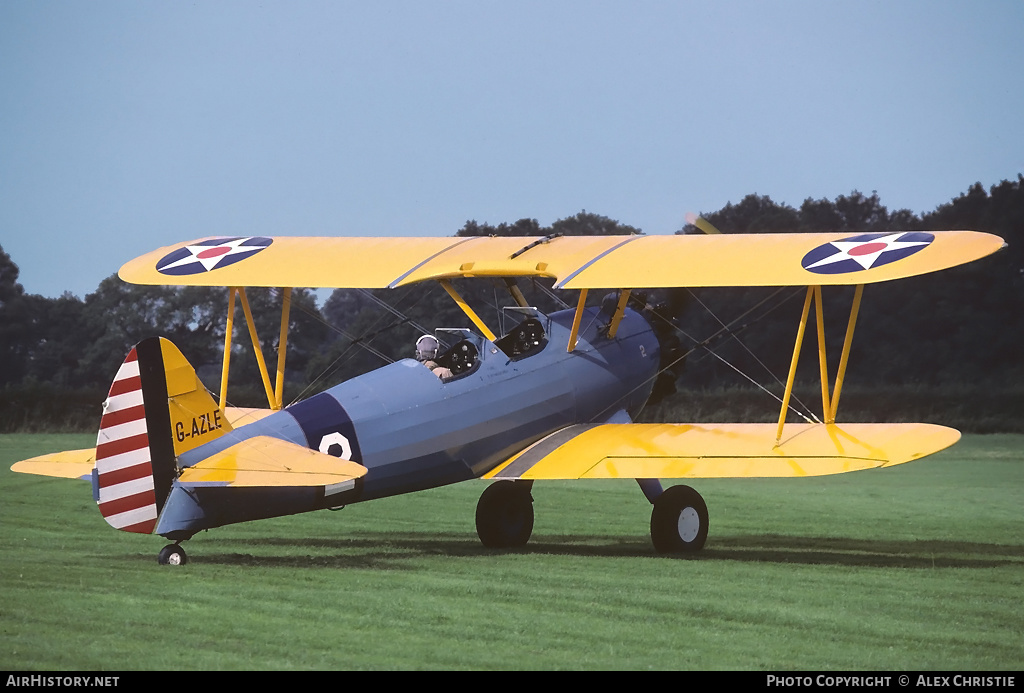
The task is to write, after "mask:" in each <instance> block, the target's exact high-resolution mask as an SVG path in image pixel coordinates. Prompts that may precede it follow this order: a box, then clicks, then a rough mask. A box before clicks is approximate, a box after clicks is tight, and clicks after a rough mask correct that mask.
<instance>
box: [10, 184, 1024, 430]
mask: <svg viewBox="0 0 1024 693" xmlns="http://www.w3.org/2000/svg"><path fill="white" fill-rule="evenodd" d="M702 216H703V217H704V218H705V219H707V220H708V221H710V222H711V223H712V224H714V225H715V226H716V227H717V228H718V229H720V230H721V231H722V232H724V233H778V232H794V231H795V232H812V231H836V232H850V233H856V232H874V231H897V230H898V231H913V230H951V229H971V230H976V231H987V232H990V233H995V234H998V235H1000V236H1002V237H1003V238H1004V239H1005V240H1006V242H1007V244H1008V247H1007V248H1005V249H1003V251H1001V252H999V253H997V254H995V255H993V256H991V257H989V258H985V259H983V260H981V261H979V262H975V263H971V264H970V265H966V266H963V267H958V268H954V269H951V270H946V271H943V272H939V273H935V274H931V275H927V276H924V277H917V278H912V279H907V280H901V281H898V282H888V283H883V284H876V285H869V286H868V287H867V288H866V290H865V295H864V303H863V307H862V309H861V317H860V320H859V322H858V327H857V336H856V339H855V348H854V351H853V354H852V356H851V361H850V369H849V375H848V380H849V381H851V382H855V383H857V384H858V385H860V386H861V387H864V388H868V389H872V388H873V389H875V390H876V391H878V390H879V389H884V388H889V389H891V388H904V389H906V388H918V389H921V388H924V389H926V390H929V391H932V392H935V391H936V389H937V388H944V389H945V390H946V391H951V388H952V389H957V388H959V389H957V391H958V392H959V391H961V390H962V391H965V392H968V393H971V394H970V395H969V396H970V397H974V398H977V400H976V401H977V402H978V404H979V405H981V406H985V404H986V403H987V402H989V401H990V400H991V401H999V402H1000V403H1001V404H1000V406H1001V408H1002V409H1003V410H1004V413H1005V417H1004V418H1005V419H1006V420H1007V421H1009V420H1010V419H1012V418H1014V417H1015V418H1016V419H1018V420H1019V419H1020V418H1021V417H1020V416H1019V415H1020V414H1022V413H1024V412H1022V411H1020V409H1021V399H1022V398H1021V397H1020V396H1010V398H1009V400H1007V399H1006V398H1005V397H1006V393H1008V392H1009V393H1011V395H1012V393H1018V394H1020V390H1021V389H1022V388H1021V385H1022V384H1024V363H1022V359H1021V344H1022V340H1024V320H1022V319H1021V316H1022V315H1024V310H1022V309H1024V176H1018V178H1017V180H1015V181H1009V180H1007V181H1003V182H1001V183H999V184H997V185H994V186H992V187H991V188H989V189H988V190H986V189H985V187H984V186H982V185H981V184H980V183H976V184H974V185H972V186H970V188H969V189H968V190H967V191H966V192H965V193H963V194H962V195H960V196H958V197H956V198H955V199H953V200H951V201H950V202H949V203H946V204H943V205H940V206H939V207H937V208H936V209H935V210H934V211H933V212H930V213H927V214H924V215H921V216H918V215H916V214H914V213H912V212H910V211H908V210H897V211H893V212H890V211H889V210H888V209H887V208H886V207H885V206H884V205H883V204H882V202H881V200H880V199H879V197H878V195H877V194H876V193H872V194H871V195H865V194H863V193H860V192H857V191H854V192H852V193H850V194H849V195H841V196H839V197H837V198H835V199H834V200H827V199H819V200H815V199H810V198H808V199H806V200H805V201H804V202H803V203H802V204H801V205H800V207H799V208H795V207H791V206H789V205H786V204H780V203H777V202H775V201H773V200H772V199H771V198H769V197H767V196H763V195H756V194H751V195H748V196H746V197H744V198H743V199H742V200H740V201H739V202H738V203H736V204H732V203H730V204H727V205H726V206H725V207H723V208H722V209H720V210H717V211H713V212H705V213H703V214H702ZM639 233H643V232H642V230H641V229H638V228H635V227H632V226H629V225H627V224H624V223H621V222H619V221H616V220H613V219H609V218H608V217H604V216H601V215H599V214H594V213H592V212H587V211H581V212H580V213H578V214H576V215H574V216H571V217H567V218H565V219H560V220H558V221H556V222H554V223H553V224H551V225H550V226H541V225H540V224H539V223H538V222H537V220H535V219H520V220H518V221H515V222H504V223H500V224H497V225H492V224H490V223H481V222H477V221H475V220H470V221H467V222H466V224H465V225H464V226H463V227H462V228H461V229H458V230H457V231H456V232H455V235H456V236H481V235H483V236H487V235H506V236H548V235H609V234H639ZM677 233H681V234H688V233H702V232H701V231H700V230H699V229H697V228H696V227H695V226H693V225H690V224H687V225H684V226H683V227H682V228H680V229H679V230H678V231H677ZM519 284H520V288H521V289H522V291H523V292H524V294H525V295H526V296H527V299H528V301H529V302H530V303H531V305H536V306H538V307H540V308H541V309H543V310H546V311H550V310H554V309H558V308H561V307H564V306H568V305H574V304H575V301H576V296H575V294H572V295H569V294H561V293H559V292H556V291H552V290H551V287H550V282H548V283H545V282H540V281H520V283H519ZM456 287H457V288H458V289H459V291H460V292H462V293H463V295H464V296H466V298H467V300H468V301H469V302H470V303H471V305H473V306H474V308H475V309H476V310H477V312H478V313H479V314H480V315H481V316H483V317H484V319H485V320H487V321H488V322H489V323H491V324H492V328H493V327H495V326H496V323H497V321H499V320H500V319H501V315H502V314H501V309H502V307H503V306H505V305H507V304H509V300H508V298H507V293H506V292H505V288H504V286H501V285H499V284H498V283H492V282H488V281H481V280H472V281H469V280H467V281H461V282H456ZM592 293H599V292H592ZM248 296H249V300H250V302H251V304H252V307H253V313H254V316H255V321H256V326H257V331H258V333H259V335H260V337H261V340H262V347H263V350H264V356H265V358H266V360H267V362H268V363H271V364H272V363H275V362H276V350H277V347H278V345H277V344H276V340H277V335H278V328H279V323H278V321H279V315H280V313H279V311H280V305H281V292H280V291H278V290H267V289H249V290H248ZM601 298H602V297H601V296H594V297H592V300H593V301H595V302H597V301H600V300H601ZM642 298H643V299H644V300H646V301H647V302H648V303H650V304H657V305H659V310H662V311H664V312H665V314H666V317H667V318H668V319H669V320H671V321H672V323H673V324H674V325H675V327H676V328H677V333H676V334H677V336H678V339H679V348H680V353H681V354H682V353H685V354H686V358H685V360H684V361H682V362H681V363H680V366H681V367H679V368H677V369H676V372H677V374H678V379H677V384H676V388H677V393H676V394H675V395H674V396H672V397H669V399H668V400H666V403H665V406H668V407H670V410H669V411H673V412H675V413H679V410H678V406H681V405H680V404H679V403H681V402H685V401H689V400H690V399H692V398H693V397H695V396H696V393H701V392H705V393H706V392H710V391H712V390H717V391H721V390H722V388H727V389H728V388H741V389H750V388H753V387H754V386H753V385H752V384H751V380H757V381H758V382H761V383H762V384H763V386H765V387H767V388H768V389H770V390H773V391H777V390H779V389H780V385H779V383H778V382H777V379H778V378H784V377H785V374H786V371H787V369H788V365H789V359H790V357H791V350H792V345H793V340H794V336H795V329H796V324H797V320H798V317H799V312H800V309H801V307H802V298H803V292H802V291H801V290H796V291H781V292H780V291H779V290H777V289H772V288H761V287H758V288H723V289H699V290H698V289H694V290H689V289H686V288H685V287H682V288H678V289H666V290H658V291H653V292H649V294H648V295H646V296H644V297H642ZM851 300H852V289H843V288H830V287H826V290H825V321H826V334H827V335H828V343H827V350H828V353H829V357H830V362H832V363H831V366H830V370H831V372H832V373H834V372H835V369H836V364H835V362H836V361H837V360H838V356H839V352H840V350H841V346H842V339H843V333H844V332H845V327H846V320H847V316H848V311H849V308H850V302H851ZM751 307H755V308H754V310H751ZM226 313H227V290H226V289H220V288H198V287H185V288H179V287H161V286H135V285H130V284H126V283H124V282H122V281H121V280H120V279H118V278H117V276H116V274H115V275H111V276H110V277H108V278H106V279H104V280H103V281H102V282H101V283H100V285H99V286H98V287H97V289H96V291H95V292H93V293H90V294H87V295H86V296H85V297H84V299H80V298H78V297H76V296H74V295H71V294H69V293H65V294H64V295H63V296H61V297H59V298H46V297H43V296H38V295H33V294H28V293H26V292H25V291H24V289H23V287H22V286H21V284H19V283H18V267H17V264H16V262H15V259H14V258H11V257H10V256H8V255H7V254H6V253H5V252H3V250H2V248H0V397H2V398H0V415H2V418H0V430H8V431H9V430H33V429H35V430H38V429H53V428H60V427H65V428H72V429H74V428H82V429H86V430H88V429H91V428H94V427H95V419H96V417H97V415H98V414H97V412H98V409H97V406H98V403H99V402H101V401H102V400H103V398H104V397H105V394H106V390H107V388H108V387H109V383H110V379H111V378H112V377H113V374H114V373H115V372H116V370H117V368H118V366H119V364H120V362H121V360H122V359H123V358H124V355H125V354H126V353H127V352H128V351H129V350H130V349H131V347H132V346H134V344H136V343H137V342H138V341H140V340H141V339H144V338H146V337H149V336H152V335H162V336H165V337H168V338H169V339H171V340H172V341H173V342H174V343H175V344H176V345H177V346H178V347H179V348H180V349H181V350H182V352H183V353H184V354H185V355H186V357H187V358H189V360H190V361H191V362H192V363H193V364H194V365H196V366H197V370H198V372H199V374H200V377H201V378H202V379H203V381H204V382H205V383H206V384H207V386H208V387H211V388H216V387H217V386H218V385H219V380H220V369H221V366H220V364H221V349H222V346H223V343H224V324H225V318H226ZM236 313H237V315H236V333H235V336H234V345H235V347H234V349H235V351H236V352H237V354H235V355H234V356H233V358H232V372H231V381H232V386H231V389H230V394H231V396H230V399H231V400H232V403H233V404H236V405H240V406H259V405H260V404H261V400H262V401H264V402H265V400H264V399H263V394H262V386H261V385H260V382H261V381H260V377H259V375H258V370H257V366H256V360H255V358H253V357H252V347H251V344H250V340H249V338H248V335H247V333H246V330H245V328H244V327H243V325H244V320H243V319H242V315H241V310H240V309H238V310H236ZM466 322H467V321H466V318H465V317H464V316H463V315H462V313H461V311H460V310H459V309H458V308H457V307H456V306H455V305H454V304H453V302H452V301H451V299H450V298H449V297H448V296H447V294H446V293H445V292H444V291H443V290H442V289H440V288H439V287H437V286H434V285H432V284H431V285H416V286H413V287H406V288H404V289H399V290H395V291H387V290H381V291H358V290H350V289H339V290H336V291H334V292H333V293H332V294H331V295H330V296H329V297H328V298H327V299H326V301H324V304H323V306H318V305H317V299H316V294H315V293H314V292H313V291H312V290H310V289H295V290H294V291H293V292H292V309H291V313H290V326H289V338H288V346H287V348H288V372H287V374H286V375H287V378H286V392H285V398H286V402H288V401H292V400H293V399H295V398H300V397H306V396H309V395H310V394H313V393H315V392H317V391H320V390H323V389H325V388H327V387H329V386H331V385H333V384H336V383H338V382H341V381H342V380H345V379H347V378H350V377H352V376H354V375H356V374H358V373H360V372H365V371H366V370H369V369H371V368H376V367H379V366H381V365H384V363H387V362H388V361H392V360H397V359H399V358H403V357H408V356H411V355H412V347H413V344H414V343H415V340H416V338H417V337H418V336H419V335H420V334H422V333H423V332H424V331H427V330H432V329H433V328H435V327H455V326H463V325H465V324H466ZM723 325H727V326H728V329H723ZM816 348H817V345H816V343H815V340H814V339H813V335H812V334H810V333H809V336H808V339H807V340H806V341H805V351H806V353H805V354H804V355H803V356H802V359H803V360H802V364H804V365H803V366H802V368H801V371H800V374H801V380H802V381H804V382H806V383H808V384H809V383H816V382H817V375H818V374H817V355H816V351H815V350H816ZM243 383H244V384H245V385H242V386H241V387H239V384H243ZM989 393H999V394H998V395H996V394H989ZM1000 397H1002V399H1000ZM932 399H934V398H932ZM962 399H963V398H962V397H961V398H955V401H956V403H957V406H958V407H961V408H962V404H963V403H962ZM673 406H675V407H677V408H676V409H671V407H673ZM766 409H768V410H770V409H771V407H770V406H768V407H766ZM686 413H687V412H685V411H684V412H683V415H685V414H686ZM998 427H999V426H997V428H998Z"/></svg>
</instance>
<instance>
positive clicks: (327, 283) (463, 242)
mask: <svg viewBox="0 0 1024 693" xmlns="http://www.w3.org/2000/svg"><path fill="white" fill-rule="evenodd" d="M925 235H927V236H929V238H932V237H933V240H929V241H927V242H923V241H921V240H920V237H917V236H915V239H916V240H914V242H907V241H900V240H899V238H900V234H898V233H895V234H886V235H885V236H884V237H883V238H881V239H880V240H877V241H872V242H866V241H860V242H858V243H856V244H852V243H849V242H847V241H848V239H851V238H855V237H857V236H858V234H856V233H766V234H713V235H673V236H644V235H637V236H560V237H556V238H544V237H525V238H524V237H496V236H474V237H461V238H460V237H433V238H424V237H419V238H416V237H413V238H410V237H389V238H351V237H350V238H312V237H306V238H298V237H274V238H258V239H253V242H254V243H257V244H258V245H257V246H252V247H250V248H249V250H247V251H245V252H244V253H240V254H237V255H236V254H232V252H233V251H232V248H234V246H232V245H231V244H232V243H234V244H236V245H237V242H238V239H234V240H232V239H225V244H223V245H222V246H211V245H203V244H204V243H205V244H211V243H212V244H216V243H217V239H199V240H196V241H190V242H188V243H181V244H178V245H176V246H167V247H165V248H160V249H159V250H156V251H153V252H152V253H148V254H147V255H143V256H141V257H139V258H136V259H135V260H132V261H130V262H128V263H127V264H125V265H124V266H123V267H122V268H121V270H120V272H119V273H118V274H119V275H120V277H121V278H122V279H123V280H125V281H126V282H131V283H133V284H162V285H178V286H271V287H289V286H309V287H326V288H366V289H373V288H387V287H391V288H394V287H397V286H402V285H405V284H410V283H414V282H420V281H425V280H429V279H450V278H453V277H474V276H507V277H516V276H518V277H524V276H527V277H530V276H532V277H549V278H553V279H555V282H556V286H557V287H558V288H564V289H588V288H589V289H601V288H606V289H608V288H622V287H629V288H634V289H641V288H656V287H668V286H688V287H701V286H811V285H837V284H842V285H856V284H870V283H873V282H880V281H888V280H891V279H899V278H901V277H910V276H915V275H919V274H925V273H927V272H935V271H937V270H941V269H946V268H948V267H954V266H956V265H962V264H964V263H967V262H971V261H973V260H977V259H979V258H982V257H985V256H986V255H989V254H991V253H994V252H995V251H997V250H999V249H1000V248H1002V247H1003V245H1004V243H1003V239H1002V238H1000V237H998V236H993V235H991V234H987V233H979V232H976V231H936V232H933V233H930V234H925ZM833 242H835V243H838V244H839V245H837V246H831V245H829V244H831V243H833ZM901 244H902V246H901ZM901 247H903V248H904V250H899V249H900V248H901ZM823 249H824V251H825V252H826V254H828V255H829V259H827V260H817V259H815V261H813V262H812V261H811V260H808V259H807V258H809V257H811V256H809V255H808V254H809V253H818V252H821V251H822V250H823ZM889 249H894V250H897V251H898V252H896V253H895V255H894V254H886V253H888V250H889ZM235 250H237V248H235ZM910 250H912V251H913V252H909V254H907V252H905V251H910ZM883 254H885V257H884V258H883V257H882V256H883ZM896 256H899V257H898V259H894V257H896ZM813 257H814V258H817V257H818V256H817V255H814V256H813ZM218 258H222V259H218ZM842 258H846V259H847V260H849V263H847V265H844V266H845V267H850V266H852V267H853V268H854V269H855V270H856V271H850V270H849V269H844V270H843V271H842V272H840V273H832V272H831V270H830V269H829V268H828V267H827V265H830V264H834V262H836V261H838V259H842ZM805 260H806V264H808V265H818V266H817V268H816V269H805V268H804V266H803V263H804V262H805ZM850 263H861V266H862V267H860V268H858V265H857V264H853V265H850ZM158 267H159V268H160V269H157V268H158ZM863 267H866V268H867V269H863ZM200 269H202V270H204V271H199V270H200Z"/></svg>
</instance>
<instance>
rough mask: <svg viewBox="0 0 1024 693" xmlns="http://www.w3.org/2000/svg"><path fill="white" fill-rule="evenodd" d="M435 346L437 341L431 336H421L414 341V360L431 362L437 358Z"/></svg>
mask: <svg viewBox="0 0 1024 693" xmlns="http://www.w3.org/2000/svg"><path fill="white" fill-rule="evenodd" d="M437 346H438V345H437V340H436V339H434V337H433V336H432V335H429V334H425V335H423V336H422V337H420V338H419V339H417V340H416V360H417V361H433V360H434V359H435V358H437Z"/></svg>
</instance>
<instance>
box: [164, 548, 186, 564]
mask: <svg viewBox="0 0 1024 693" xmlns="http://www.w3.org/2000/svg"><path fill="white" fill-rule="evenodd" d="M156 561H157V563H159V564H160V565H185V564H186V563H188V556H186V555H185V549H183V548H181V545H180V544H168V545H167V546H165V547H164V548H162V549H160V553H159V554H157V557H156Z"/></svg>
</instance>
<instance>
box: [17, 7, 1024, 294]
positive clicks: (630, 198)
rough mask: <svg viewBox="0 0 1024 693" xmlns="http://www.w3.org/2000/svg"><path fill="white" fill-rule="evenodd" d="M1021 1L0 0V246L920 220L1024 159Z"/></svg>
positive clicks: (33, 285) (26, 262)
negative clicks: (855, 196) (825, 212)
mask: <svg viewBox="0 0 1024 693" xmlns="http://www.w3.org/2000/svg"><path fill="white" fill-rule="evenodd" d="M1022 36H1024V2H1021V1H1020V0H981V1H979V2H962V1H960V2H948V1H945V0H885V1H881V2H873V1H869V0H861V1H856V2H854V1H848V0H829V1H824V2H822V1H820V0H813V1H812V0H806V1H798V0H778V1H776V2H769V1H738V0H737V1H732V2H728V1H723V2H706V1H700V2H697V1H690V0H674V1H664V2H663V1H657V0H630V1H628V2H626V1H619V2H607V1H603V0H561V1H559V0H546V1H543V2H533V1H531V0H516V1H514V2H508V1H504V2H490V1H487V0H475V1H463V0H442V1H437V2H429V1H424V0H420V1H411V0H409V1H405V0H381V1H380V2H366V1H365V0H359V1H355V2H344V1H341V0H334V1H331V2H313V1H309V0H298V1H290V2H278V1H276V0H263V1H262V2H258V1H256V0H250V1H246V2H229V1H225V0H217V1H216V2H209V1H203V0H199V1H197V2H164V1H160V2H156V1H147V0H131V1H124V2H115V1H112V0H97V1H96V2H79V1H66V2H63V1H55V0H49V1H48V0H39V1H37V2H30V1H29V0H8V1H6V2H2V3H0V246H2V247H3V249H4V250H5V251H6V252H7V253H8V254H9V255H11V257H12V259H13V260H14V262H15V263H16V264H18V266H19V268H20V270H21V274H20V279H19V280H20V282H21V283H22V285H23V286H24V287H25V289H26V291H28V292H29V293H38V294H42V295H45V296H59V295H60V294H61V293H62V292H64V291H70V292H72V293H74V294H76V295H78V296H80V297H84V296H85V295H86V294H87V293H90V292H92V291H93V290H95V288H96V286H97V285H98V284H99V282H100V281H101V280H102V279H103V278H104V277H107V276H109V275H110V274H112V273H114V272H116V271H117V268H118V267H119V266H120V265H121V264H123V263H124V262H125V261H127V260H129V259H131V258H132V257H135V256H137V255H140V254H142V253H144V252H147V251H149V250H152V249H154V248H157V247H160V246H164V245H170V244H173V243H177V242H179V241H185V240H191V239H194V238H198V237H202V236H208V235H222V234H223V235H385V236H400V235H451V234H453V233H455V231H457V230H458V229H459V228H460V227H461V226H462V225H463V224H464V223H465V222H466V221H467V220H470V219H474V220H476V221H479V222H490V223H493V224H497V223H501V222H512V221H515V220H517V219H521V218H524V217H530V218H535V219H537V220H538V221H539V222H540V223H541V224H545V225H546V224H550V223H552V222H553V221H555V220H557V219H560V218H564V217H567V216H571V215H574V214H576V213H577V212H579V211H580V210H584V209H585V210H587V211H588V212H595V213H598V214H602V215H605V216H608V217H611V218H613V219H616V220H618V221H620V222H622V223H625V224H630V225H633V226H636V227H639V228H641V229H643V230H644V231H645V232H646V233H672V232H674V231H675V230H677V229H679V228H680V227H681V226H682V225H683V223H684V218H685V215H686V213H687V212H711V211H715V210H717V209H719V208H721V207H722V206H724V205H725V204H726V203H729V202H738V201H739V200H740V199H742V198H743V197H744V196H745V195H747V194H750V193H757V194H760V195H769V196H771V198H772V199H774V200H775V201H776V202H780V203H786V204H789V205H792V206H794V207H798V206H799V205H800V204H801V203H802V202H803V200H804V199H806V198H808V197H810V198H814V199H821V198H827V199H834V198H835V197H837V196H838V195H844V194H848V193H850V192H851V191H853V190H860V191H862V192H864V193H866V194H870V193H871V192H872V191H877V193H878V195H879V196H880V198H881V201H882V203H883V204H885V205H886V206H887V207H888V208H889V209H890V210H896V209H910V210H911V211H914V212H917V213H922V212H927V211H931V210H933V209H935V207H937V206H938V205H940V204H943V203H945V202H948V201H950V200H951V199H952V198H953V197H955V196H956V195H958V194H960V193H962V192H964V191H965V190H966V189H967V187H968V186H970V185H971V184H972V183H974V182H976V181H977V182H981V183H982V184H983V185H984V186H986V187H989V186H991V185H993V184H996V183H998V182H999V181H1001V180H1003V179H1016V177H1017V174H1018V173H1021V172H1024V128H1022V126H1021V122H1022V114H1024V68H1022V66H1024V40H1022V39H1021V37H1022Z"/></svg>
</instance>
